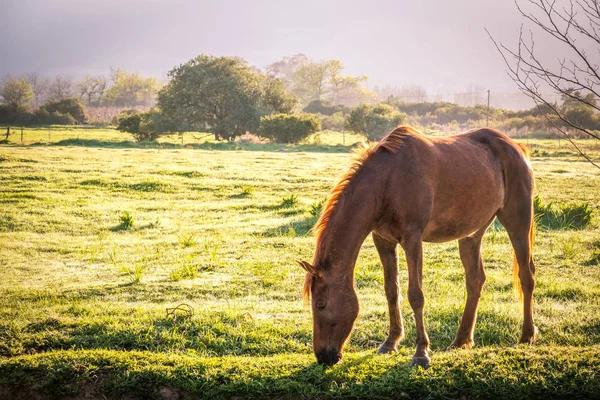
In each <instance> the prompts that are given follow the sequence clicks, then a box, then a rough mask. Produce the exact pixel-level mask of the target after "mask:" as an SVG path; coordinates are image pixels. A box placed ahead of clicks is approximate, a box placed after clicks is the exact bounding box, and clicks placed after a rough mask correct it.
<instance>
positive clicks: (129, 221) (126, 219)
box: [119, 211, 134, 230]
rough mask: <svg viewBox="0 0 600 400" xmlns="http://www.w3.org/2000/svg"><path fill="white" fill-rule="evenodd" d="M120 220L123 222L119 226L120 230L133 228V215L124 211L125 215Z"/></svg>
mask: <svg viewBox="0 0 600 400" xmlns="http://www.w3.org/2000/svg"><path fill="white" fill-rule="evenodd" d="M119 219H120V220H121V225H119V228H120V229H125V230H126V229H129V228H131V227H132V226H133V222H134V220H133V216H132V215H131V214H129V212H128V211H123V213H122V214H121V216H120V217H119Z"/></svg>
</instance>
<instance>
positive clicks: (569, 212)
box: [533, 196, 592, 229]
mask: <svg viewBox="0 0 600 400" xmlns="http://www.w3.org/2000/svg"><path fill="white" fill-rule="evenodd" d="M533 209H534V213H535V219H536V223H537V225H538V226H540V227H542V228H545V229H584V228H585V227H587V226H588V225H589V224H590V223H591V222H592V209H591V208H590V207H589V205H588V203H580V204H578V203H570V204H562V205H555V204H553V203H552V202H550V203H548V204H544V203H543V202H542V200H541V199H540V198H539V197H538V196H536V197H535V201H534V202H533Z"/></svg>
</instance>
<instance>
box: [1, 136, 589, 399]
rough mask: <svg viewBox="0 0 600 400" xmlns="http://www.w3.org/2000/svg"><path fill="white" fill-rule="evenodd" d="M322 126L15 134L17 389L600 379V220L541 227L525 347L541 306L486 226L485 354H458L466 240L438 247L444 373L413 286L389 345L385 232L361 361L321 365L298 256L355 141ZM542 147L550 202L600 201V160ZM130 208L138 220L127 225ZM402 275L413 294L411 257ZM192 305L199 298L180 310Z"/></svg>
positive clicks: (5, 345) (230, 392) (430, 265)
mask: <svg viewBox="0 0 600 400" xmlns="http://www.w3.org/2000/svg"><path fill="white" fill-rule="evenodd" d="M92 133H94V132H89V134H90V136H91V135H92ZM53 134H54V132H53ZM58 134H59V133H56V135H58ZM83 134H84V131H81V135H83ZM320 140H321V142H322V143H325V144H322V145H319V146H316V145H298V146H283V145H273V144H268V145H249V144H247V145H243V147H242V146H240V145H238V144H236V143H227V144H223V145H221V144H215V143H210V142H208V144H197V145H195V146H191V148H186V147H183V148H182V147H175V145H173V147H168V146H166V145H165V146H163V147H162V148H161V147H148V148H144V147H143V146H142V145H140V146H137V145H127V146H114V147H113V146H104V145H98V147H94V148H89V147H85V146H83V145H77V144H76V143H75V142H73V143H70V144H69V145H68V146H61V145H53V146H46V145H26V146H19V145H16V144H9V145H6V146H3V147H0V180H1V181H2V186H1V187H0V203H1V206H0V207H1V210H2V211H0V243H1V245H0V270H1V271H3V277H2V281H1V282H0V398H11V397H10V396H9V395H10V394H11V393H12V394H19V395H20V396H21V397H22V398H29V397H34V396H33V394H37V395H41V396H42V397H63V396H66V395H68V394H73V393H75V392H82V393H83V392H85V391H87V392H89V393H96V394H97V395H95V396H96V397H97V398H102V396H103V395H106V396H107V397H108V398H118V397H119V396H125V395H127V396H130V397H141V398H147V397H149V396H155V397H157V396H158V394H157V393H158V392H159V391H160V390H161V389H164V390H167V391H168V390H173V391H175V392H176V393H181V395H182V396H184V395H189V396H197V397H201V398H232V397H235V396H239V397H244V398H249V397H252V398H256V397H258V398H289V397H292V398H324V397H354V398H365V397H379V398H401V397H408V398H425V397H429V398H460V397H462V396H464V397H466V398H511V399H519V398H531V397H538V398H542V397H563V398H564V397H572V398H576V397H582V398H583V397H594V396H597V393H599V392H600V388H599V385H600V383H599V379H598V376H597V371H598V368H599V367H600V365H598V363H600V361H599V360H600V347H599V346H600V317H599V316H600V301H599V299H600V269H599V261H598V260H599V259H600V258H599V257H600V229H599V228H598V226H597V223H596V220H594V219H592V221H591V223H590V224H588V225H586V226H583V227H581V228H580V229H564V228H565V226H562V227H561V229H540V230H538V232H537V236H536V245H535V248H534V255H535V258H536V267H537V282H536V292H535V309H534V313H535V318H536V324H537V326H538V328H539V329H540V336H539V338H538V342H537V344H536V345H534V346H532V347H524V346H517V347H514V344H515V343H516V341H517V340H518V337H519V333H520V324H521V321H522V316H521V311H520V305H519V303H518V299H517V298H516V296H515V294H514V293H513V292H512V290H511V279H512V267H511V266H512V254H511V249H510V245H509V239H508V236H507V233H506V231H504V230H503V229H501V227H500V226H499V225H493V226H492V227H491V228H490V230H489V232H488V233H487V234H486V237H485V239H484V244H483V259H484V264H485V267H486V273H487V282H486V286H485V288H484V293H483V296H482V299H481V303H480V309H479V310H480V311H479V318H478V323H477V327H476V333H475V341H476V343H477V346H478V347H477V348H476V349H474V350H470V351H451V352H446V351H445V348H446V347H447V346H448V345H449V344H450V343H451V341H452V339H453V336H454V333H455V331H456V328H457V327H458V323H459V320H460V316H461V313H462V308H463V306H464V301H465V296H466V291H465V288H464V272H463V268H462V265H461V263H460V259H459V255H458V249H457V245H456V243H444V244H426V245H425V247H424V263H425V267H424V274H423V279H424V291H425V301H426V303H425V316H426V325H427V329H428V332H429V336H430V338H431V341H432V350H433V351H432V367H431V368H430V369H429V370H427V371H422V370H418V369H410V368H408V363H409V361H410V357H411V355H412V352H413V351H414V348H413V343H414V341H415V329H414V322H413V318H412V311H411V309H410V306H409V304H408V301H407V300H406V299H403V300H402V303H401V307H402V311H403V313H404V317H405V321H406V334H407V338H406V340H405V341H404V342H403V344H402V345H401V347H400V351H399V352H398V353H397V354H395V355H391V356H376V355H375V354H374V351H375V349H376V347H377V345H378V344H379V343H381V342H382V341H383V340H384V339H385V337H386V334H387V329H388V316H387V304H386V301H385V296H384V291H383V284H382V282H383V272H382V269H381V266H380V262H379V260H378V257H377V254H376V251H375V248H374V245H373V243H372V240H371V239H370V238H369V239H367V241H366V242H365V244H364V245H363V248H362V250H361V254H360V256H359V259H358V262H357V267H356V273H355V277H356V286H357V290H358V294H359V299H360V302H361V313H360V316H359V319H358V320H357V323H356V326H355V329H354V331H353V335H352V337H351V340H350V342H349V343H348V347H347V349H346V356H345V359H344V361H343V362H342V363H341V364H340V365H337V366H334V367H333V368H329V369H326V368H322V367H320V366H318V365H316V364H315V363H314V357H313V356H312V350H311V338H312V323H311V315H310V309H309V308H308V307H306V306H304V305H303V302H302V299H301V286H302V282H303V277H304V273H303V271H302V270H301V269H300V267H298V266H297V264H296V260H310V259H311V257H312V252H313V250H314V242H313V239H312V237H311V236H310V233H309V230H310V228H311V227H312V224H314V222H315V220H316V217H317V216H318V213H319V210H320V208H321V206H322V199H323V198H324V196H325V195H326V194H327V192H328V191H329V189H330V188H331V187H332V186H333V185H334V183H335V181H336V179H338V177H339V176H341V174H342V173H343V172H344V170H345V168H346V167H347V166H348V165H349V162H350V154H349V152H348V150H349V147H350V146H341V145H336V144H327V140H328V136H327V134H322V135H321V138H320ZM346 140H347V143H348V137H346ZM530 144H531V145H532V146H533V147H534V149H538V150H539V151H538V153H539V155H538V157H536V158H534V161H533V165H534V169H535V171H536V191H537V192H536V194H538V195H539V196H540V198H541V199H544V202H545V204H546V205H547V204H549V203H552V204H553V206H552V207H553V209H554V210H564V209H565V207H566V206H565V205H567V204H573V203H578V204H582V203H586V202H587V203H588V205H587V209H588V210H591V211H592V215H593V216H594V218H596V217H597V216H598V215H600V200H598V198H597V195H598V193H599V192H600V190H599V189H600V177H599V175H598V173H597V172H596V171H595V170H593V169H592V167H591V166H589V164H586V163H584V162H580V161H579V159H578V158H576V157H575V156H574V155H573V154H572V153H570V152H569V150H568V149H566V148H564V147H563V148H557V147H556V145H555V144H554V143H553V142H551V141H541V140H540V141H533V140H532V141H530ZM204 146H206V147H204ZM208 146H213V147H212V149H211V150H209V148H208ZM236 146H239V147H240V148H237V149H236ZM281 149H285V150H286V151H280V150H281ZM542 151H544V152H545V154H546V155H541V152H542ZM565 152H566V153H565ZM563 153H565V154H563ZM592 154H593V155H596V156H598V155H600V150H599V151H597V152H596V153H592ZM557 171H561V172H560V173H559V172H557ZM244 188H252V189H251V190H250V193H248V194H244V192H245V191H246V190H245V189H244ZM292 197H293V198H294V201H293V203H294V204H291V205H290V206H288V207H283V206H282V205H283V200H284V199H285V198H292ZM123 210H127V211H128V213H129V214H130V216H134V217H135V223H134V224H132V226H130V227H129V229H114V227H115V225H116V223H118V222H121V221H118V218H117V217H118V216H121V215H122V213H123ZM400 282H401V288H402V293H403V294H404V295H405V294H406V282H407V273H406V264H405V261H404V257H403V256H402V255H401V256H400ZM404 297H406V296H404ZM181 304H186V305H189V306H191V307H192V308H193V314H192V315H190V316H188V317H186V318H176V319H174V318H173V317H170V316H169V315H168V311H167V310H168V309H172V308H174V307H177V306H178V305H181ZM405 395H406V396H405Z"/></svg>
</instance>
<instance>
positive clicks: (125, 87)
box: [103, 68, 161, 107]
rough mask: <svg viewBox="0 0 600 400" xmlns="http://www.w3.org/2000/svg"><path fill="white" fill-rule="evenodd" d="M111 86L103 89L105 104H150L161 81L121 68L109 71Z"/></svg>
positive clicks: (120, 105)
mask: <svg viewBox="0 0 600 400" xmlns="http://www.w3.org/2000/svg"><path fill="white" fill-rule="evenodd" d="M111 80H112V86H111V87H110V88H109V89H106V91H104V96H103V99H104V101H105V103H106V104H109V105H113V106H118V107H135V106H140V105H142V106H151V105H153V104H154V101H155V98H156V94H157V93H158V91H159V90H160V88H161V83H160V82H159V81H158V79H156V78H154V77H148V78H146V77H143V76H142V75H140V74H139V73H137V72H126V71H124V70H123V69H120V68H119V69H116V70H112V71H111Z"/></svg>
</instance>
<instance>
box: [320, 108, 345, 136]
mask: <svg viewBox="0 0 600 400" xmlns="http://www.w3.org/2000/svg"><path fill="white" fill-rule="evenodd" d="M345 122H346V118H345V117H344V114H343V113H342V112H341V111H340V112H336V113H335V114H332V115H329V116H327V115H324V116H322V117H321V127H322V128H323V129H328V130H331V131H337V132H341V131H343V130H344V123H345Z"/></svg>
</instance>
